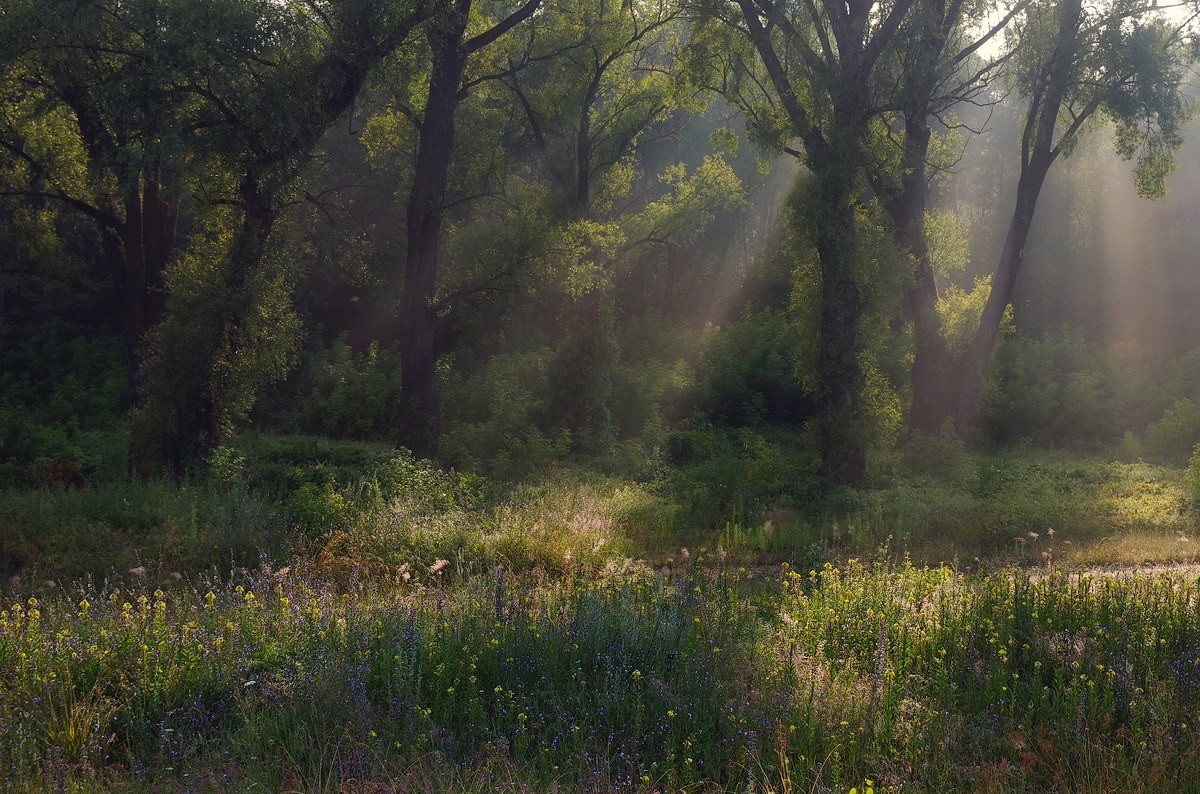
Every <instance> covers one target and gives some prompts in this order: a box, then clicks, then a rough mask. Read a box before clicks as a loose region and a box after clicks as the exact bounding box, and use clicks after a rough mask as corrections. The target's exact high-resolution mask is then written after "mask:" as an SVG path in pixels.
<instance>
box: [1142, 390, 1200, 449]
mask: <svg viewBox="0 0 1200 794" xmlns="http://www.w3.org/2000/svg"><path fill="white" fill-rule="evenodd" d="M1198 442H1200V405H1198V404H1197V403H1195V402H1193V401H1192V400H1190V399H1188V398H1187V397H1184V398H1183V399H1181V400H1177V401H1176V402H1174V403H1172V404H1171V406H1170V407H1169V408H1167V410H1166V411H1164V412H1163V415H1162V418H1161V419H1159V420H1158V421H1157V422H1155V423H1154V424H1152V425H1150V426H1149V427H1148V428H1146V435H1145V437H1144V438H1143V440H1142V448H1143V450H1144V452H1145V455H1146V456H1147V457H1148V458H1150V459H1151V460H1155V461H1159V462H1162V463H1169V464H1172V465H1177V466H1179V465H1183V464H1184V463H1186V462H1187V461H1188V459H1189V457H1190V456H1191V454H1192V449H1193V447H1194V446H1195V445H1196V444H1197V443H1198Z"/></svg>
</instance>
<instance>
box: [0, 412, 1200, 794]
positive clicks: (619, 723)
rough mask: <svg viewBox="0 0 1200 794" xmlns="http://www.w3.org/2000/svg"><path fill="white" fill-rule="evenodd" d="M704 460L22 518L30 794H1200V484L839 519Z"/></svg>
mask: <svg viewBox="0 0 1200 794" xmlns="http://www.w3.org/2000/svg"><path fill="white" fill-rule="evenodd" d="M693 440H695V439H693ZM709 441H710V442H711V444H710V446H711V447H712V449H711V450H710V451H709V452H706V453H704V454H692V455H690V456H680V457H679V458H678V459H677V460H676V461H675V462H673V463H672V465H671V466H655V465H652V464H653V462H651V463H650V464H647V465H646V466H645V467H643V468H642V469H641V470H639V471H636V472H633V473H626V474H620V473H614V472H612V471H610V472H608V473H601V472H600V471H599V470H598V469H596V468H591V469H587V470H584V469H575V470H562V471H548V472H545V473H544V474H543V476H541V477H539V478H536V479H532V480H530V481H527V482H525V483H521V484H511V483H509V484H502V483H498V482H490V481H487V480H484V479H481V478H479V477H472V476H463V475H458V474H454V473H447V472H445V471H440V470H437V469H433V468H431V467H429V466H427V465H425V464H422V463H420V462H417V461H414V460H412V459H411V458H408V457H407V456H404V455H401V454H398V453H396V452H394V451H391V450H384V449H381V448H375V447H369V446H365V445H351V444H332V443H329V442H320V441H316V440H314V439H303V438H290V439H278V438H253V437H249V438H247V439H246V440H245V441H244V443H243V444H242V445H240V446H239V447H237V448H231V449H228V450H225V451H223V453H222V455H221V456H220V457H219V458H218V460H217V462H216V463H217V465H214V466H213V467H212V470H211V472H210V476H209V478H208V479H207V480H205V481H203V482H190V483H185V484H184V485H183V486H181V487H177V486H175V485H170V484H166V483H148V484H128V483H125V482H123V481H121V480H119V479H114V480H113V481H111V482H107V483H89V484H87V485H85V487H83V488H80V489H75V488H66V487H61V486H58V485H53V484H51V485H46V484H43V485H42V486H41V487H25V488H21V487H12V488H8V489H6V490H5V491H4V492H3V493H0V529H2V530H3V531H2V532H0V538H2V540H0V544H2V545H0V556H2V558H3V562H4V565H5V567H6V570H7V578H6V581H5V582H4V584H3V591H2V594H0V605H2V611H0V775H2V779H3V784H2V786H0V787H2V788H3V789H4V790H5V791H13V792H42V791H63V792H101V791H129V792H134V791H193V792H224V791H269V792H281V791H288V792H465V791H479V792H484V791H531V792H532V791H563V792H574V791H589V792H608V791H635V792H667V791H690V792H703V791H730V792H733V791H737V792H837V794H845V793H846V792H856V794H862V793H863V792H867V791H871V792H884V791H896V792H900V791H930V792H959V791H961V792H1009V791H1011V792H1037V791H1079V792H1085V791H1086V792H1102V791H1129V792H1161V791H1194V790H1200V782H1198V781H1200V757H1198V753H1200V750H1198V749H1197V748H1200V743H1198V741H1197V740H1198V738H1200V737H1198V736H1197V719H1198V718H1200V714H1198V713H1197V706H1198V705H1200V572H1197V571H1196V570H1195V569H1193V568H1192V567H1191V564H1192V563H1195V562H1196V553H1195V552H1193V551H1191V547H1192V546H1193V545H1194V542H1193V540H1192V539H1191V537H1190V535H1191V534H1192V533H1193V531H1194V528H1195V523H1196V519H1195V509H1194V502H1193V496H1192V494H1193V489H1192V488H1191V486H1189V482H1190V480H1189V475H1188V473H1187V472H1185V471H1181V470H1178V469H1173V468H1167V467H1157V466H1149V465H1147V464H1144V463H1140V462H1113V461H1102V460H1099V459H1096V458H1081V457H1078V456H1070V455H1065V454H1059V455H1049V454H1045V453H1031V452H1027V453H1013V454H1009V455H1005V456H991V457H983V456H976V455H972V454H968V453H965V452H960V453H959V454H957V455H950V456H947V455H945V454H942V453H938V454H937V455H928V456H927V459H928V460H936V461H938V462H939V464H938V466H937V467H930V466H924V467H923V466H922V465H921V460H920V459H919V456H912V455H910V457H909V459H907V460H903V461H901V460H898V459H880V460H876V461H874V462H873V475H872V477H873V487H872V488H871V489H867V490H863V491H859V492H857V493H829V492H821V491H820V490H819V488H818V486H816V485H814V484H813V480H812V479H811V478H809V477H808V475H807V474H806V472H805V470H804V468H803V464H802V463H796V462H795V461H796V460H798V458H796V456H794V455H792V454H790V452H789V450H788V448H787V441H786V439H763V438H751V437H748V436H747V435H746V434H741V435H740V436H732V437H717V436H715V435H714V436H712V437H711V438H710V439H709ZM699 446H703V445H699ZM943 452H944V451H943ZM946 461H949V464H948V465H943V464H945V462H946Z"/></svg>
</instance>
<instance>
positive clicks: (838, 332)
mask: <svg viewBox="0 0 1200 794" xmlns="http://www.w3.org/2000/svg"><path fill="white" fill-rule="evenodd" d="M814 172H815V178H816V183H817V191H818V196H817V198H818V206H819V207H820V208H821V210H820V212H819V217H817V218H815V219H814V220H813V223H814V243H815V245H816V249H817V256H818V258H819V259H820V264H821V318H820V352H819V353H818V357H817V371H818V377H819V380H820V386H819V388H818V393H817V405H818V412H819V422H820V425H819V427H820V430H819V446H820V454H821V472H822V473H823V474H824V475H825V476H826V477H828V478H829V479H830V480H832V481H833V482H835V483H837V484H839V485H852V484H854V483H856V482H858V481H859V480H861V479H862V477H863V475H864V474H865V472H866V460H867V456H866V438H865V435H864V428H863V424H864V422H863V419H864V417H863V399H862V398H863V388H864V386H865V383H866V378H865V376H864V374H863V371H862V365H861V363H860V361H859V358H860V356H861V355H862V352H863V350H862V340H861V338H860V334H859V320H860V318H861V316H862V311H863V301H862V294H861V291H860V289H859V286H858V283H857V282H856V281H855V278H854V262H855V258H856V256H857V253H858V252H857V250H856V249H857V246H856V244H855V238H856V235H855V231H854V229H855V218H854V206H853V198H854V193H855V187H856V181H857V180H856V179H855V175H856V169H854V168H853V167H852V165H851V164H850V163H833V164H828V165H826V166H825V167H823V168H821V169H819V170H814Z"/></svg>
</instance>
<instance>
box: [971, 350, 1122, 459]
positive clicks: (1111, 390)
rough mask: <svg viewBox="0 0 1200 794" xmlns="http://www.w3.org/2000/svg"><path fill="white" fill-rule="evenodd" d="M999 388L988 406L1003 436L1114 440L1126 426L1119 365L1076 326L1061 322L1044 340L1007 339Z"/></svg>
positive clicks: (1000, 356) (992, 421) (1055, 440)
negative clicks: (1087, 338)
mask: <svg viewBox="0 0 1200 794" xmlns="http://www.w3.org/2000/svg"><path fill="white" fill-rule="evenodd" d="M997 356H998V360H999V367H998V372H997V375H996V379H997V381H998V393H997V394H995V396H994V397H993V398H992V402H991V404H990V405H989V406H988V408H987V411H988V415H989V424H990V430H991V432H992V434H993V435H994V437H996V438H997V439H999V440H1001V441H1005V442H1011V441H1016V440H1018V439H1020V438H1037V439H1039V440H1040V441H1041V442H1043V443H1045V442H1051V443H1059V444H1063V443H1076V444H1086V443H1092V444H1096V443H1101V442H1110V441H1114V440H1116V439H1117V438H1119V437H1120V433H1121V430H1122V427H1121V421H1120V417H1121V415H1122V403H1121V401H1120V399H1119V397H1118V394H1117V392H1116V383H1117V382H1118V381H1119V377H1118V375H1117V372H1118V371H1117V370H1116V367H1115V366H1114V364H1113V363H1112V361H1111V360H1110V359H1108V358H1107V357H1106V356H1105V355H1104V354H1103V353H1101V352H1100V351H1098V350H1097V349H1096V348H1095V347H1092V346H1089V345H1088V344H1086V343H1085V342H1084V340H1083V339H1082V338H1081V337H1080V336H1079V335H1078V334H1077V333H1075V332H1073V331H1071V330H1070V329H1068V328H1065V327H1064V328H1061V329H1059V330H1058V331H1056V332H1051V333H1047V334H1046V335H1045V336H1044V337H1042V338H1041V339H1040V340H1030V339H1025V338H1022V337H1020V336H1017V337H1013V338H1011V339H1008V340H1006V341H1005V342H1004V343H1003V344H1002V345H1001V346H1000V349H999V351H998V353H997Z"/></svg>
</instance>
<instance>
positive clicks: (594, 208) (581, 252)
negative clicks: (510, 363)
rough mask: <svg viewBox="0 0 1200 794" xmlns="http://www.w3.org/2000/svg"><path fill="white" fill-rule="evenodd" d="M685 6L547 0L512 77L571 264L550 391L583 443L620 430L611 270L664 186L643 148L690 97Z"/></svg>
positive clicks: (591, 446)
mask: <svg viewBox="0 0 1200 794" xmlns="http://www.w3.org/2000/svg"><path fill="white" fill-rule="evenodd" d="M681 14H682V10H681V6H680V4H679V3H676V2H666V1H665V0H656V1H655V2H632V3H629V2H625V3H610V2H601V3H595V2H588V1H587V0H552V2H549V3H548V4H547V6H546V8H545V13H544V15H543V19H542V20H541V22H542V24H541V25H539V26H538V28H537V31H536V33H537V35H536V38H535V39H534V40H533V41H532V42H531V43H530V47H529V50H528V52H527V55H526V57H527V58H528V60H529V62H530V64H529V66H528V68H526V69H523V70H521V71H519V72H514V73H513V74H512V75H511V76H510V77H509V78H508V79H507V80H506V81H505V82H506V85H507V86H508V87H509V89H510V90H511V92H512V94H513V96H514V97H515V98H516V100H517V102H518V104H519V107H520V108H521V110H522V118H523V121H524V127H525V131H526V134H527V136H528V140H529V142H530V149H531V152H532V153H533V154H534V155H535V156H536V157H537V158H538V159H539V160H540V161H541V167H540V169H539V170H540V172H541V173H542V174H543V175H544V176H545V178H546V179H547V181H548V183H549V185H548V190H547V193H546V196H547V202H546V208H545V210H544V212H545V214H546V215H547V216H548V217H551V218H553V219H554V220H555V222H556V223H557V224H558V225H559V226H558V228H559V236H558V239H557V241H556V242H555V243H554V244H553V245H552V246H551V247H550V256H551V257H552V258H556V259H558V260H559V262H558V264H559V265H560V267H559V272H560V273H563V274H565V278H564V290H563V291H564V293H565V295H564V298H565V303H564V307H563V311H562V312H561V314H562V315H563V316H562V318H561V325H562V337H563V342H562V344H561V345H560V346H559V350H558V355H557V360H556V366H555V369H556V372H555V376H554V380H555V382H556V383H557V384H558V387H559V394H558V395H557V399H556V400H555V401H554V402H555V404H556V405H557V406H558V408H559V409H560V410H561V412H562V414H563V419H564V421H565V424H566V425H567V426H568V427H569V428H570V429H571V430H572V431H573V432H574V436H573V438H574V442H575V446H576V447H577V448H580V449H584V450H587V451H593V452H597V451H602V450H604V449H605V448H607V447H608V446H610V445H611V441H612V440H613V427H612V422H611V416H610V412H609V407H608V403H609V398H610V396H611V392H612V380H613V372H614V369H615V367H616V365H617V361H618V358H619V354H620V351H619V349H618V346H617V344H616V338H615V327H616V326H615V323H616V317H615V305H614V298H613V295H612V287H613V284H612V282H613V279H614V269H615V263H616V262H617V260H618V259H621V258H626V257H628V256H629V249H630V248H631V247H633V246H634V245H636V244H635V243H634V241H633V240H631V239H630V238H629V236H628V233H629V232H630V231H632V225H631V223H630V222H632V220H633V216H634V215H635V214H636V213H637V211H638V209H639V208H640V207H642V206H644V205H645V204H646V203H647V202H648V201H650V200H651V198H650V197H651V196H652V195H653V194H654V191H655V190H657V189H658V188H659V185H657V184H655V182H654V176H655V175H650V174H644V173H642V170H641V169H640V168H639V167H638V164H637V160H638V154H639V152H640V150H642V148H643V147H645V146H647V145H648V144H649V143H651V142H653V141H654V140H655V139H656V137H657V136H656V134H655V132H656V131H662V132H665V131H666V129H667V127H666V126H664V124H665V122H666V121H667V119H668V118H669V116H670V114H671V113H672V112H674V111H675V110H677V109H678V108H679V107H680V105H681V103H682V102H683V101H684V99H685V97H683V96H681V95H680V93H679V91H678V86H677V85H675V83H674V81H673V72H674V71H676V69H675V64H674V61H675V58H674V56H675V54H676V52H677V51H678V49H679V47H680V46H681V44H682V38H681V35H680V34H681V25H680V24H679V23H680V21H681ZM710 175H711V173H710ZM635 184H636V185H637V187H635ZM638 188H641V189H638ZM731 198H733V196H731ZM697 220H698V221H699V218H697ZM699 225H701V226H702V225H703V224H702V223H701V224H699ZM643 242H644V241H643Z"/></svg>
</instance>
